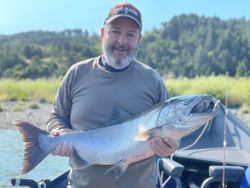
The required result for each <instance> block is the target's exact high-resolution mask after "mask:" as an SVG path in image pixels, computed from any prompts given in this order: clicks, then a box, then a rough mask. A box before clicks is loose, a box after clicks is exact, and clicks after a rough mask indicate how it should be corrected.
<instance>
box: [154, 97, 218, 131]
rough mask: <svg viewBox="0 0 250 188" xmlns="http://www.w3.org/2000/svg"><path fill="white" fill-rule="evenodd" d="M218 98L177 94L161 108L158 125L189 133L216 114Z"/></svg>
mask: <svg viewBox="0 0 250 188" xmlns="http://www.w3.org/2000/svg"><path fill="white" fill-rule="evenodd" d="M217 103H218V102H217V100H216V99H215V98H214V97H212V96H210V95H205V94H203V95H188V96H177V97H173V98H171V99H169V100H166V101H165V102H164V103H163V105H162V107H161V108H160V112H159V118H158V126H160V127H165V128H168V129H169V128H172V129H174V131H176V130H177V129H178V130H179V131H183V134H185V135H187V134H189V133H191V132H193V131H194V130H196V129H198V128H199V127H201V126H203V125H205V124H206V123H207V122H208V121H209V120H211V119H212V118H213V117H214V116H215V107H216V104H217Z"/></svg>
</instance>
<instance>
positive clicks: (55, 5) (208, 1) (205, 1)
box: [0, 0, 250, 34]
mask: <svg viewBox="0 0 250 188" xmlns="http://www.w3.org/2000/svg"><path fill="white" fill-rule="evenodd" d="M118 2H121V1H118V0H0V34H13V33H18V32H25V31H34V30H47V31H62V30H65V29H83V30H85V29H87V30H88V31H90V32H96V33H99V31H100V28H101V27H102V24H103V20H104V18H105V17H106V14H107V12H108V10H109V9H110V7H111V6H112V5H113V4H115V3H118ZM128 2H130V3H132V4H134V5H135V6H136V7H137V8H138V9H140V11H141V13H142V17H143V30H144V31H148V30H151V29H152V28H154V27H155V28H158V27H160V25H161V23H162V22H165V21H169V20H170V19H171V18H172V17H173V16H175V15H180V14H182V13H196V14H198V15H204V16H218V17H220V18H221V19H231V18H242V17H244V18H246V19H248V20H249V19H250V11H249V7H250V0H131V1H128Z"/></svg>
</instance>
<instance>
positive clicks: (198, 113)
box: [16, 95, 216, 178]
mask: <svg viewBox="0 0 250 188" xmlns="http://www.w3.org/2000/svg"><path fill="white" fill-rule="evenodd" d="M215 104H216V99H215V98H213V97H212V96H209V95H190V96H177V97H173V98H170V99H169V100H166V101H164V102H163V103H160V104H158V105H156V106H154V107H152V108H151V109H149V110H147V111H146V112H144V113H142V114H140V115H137V116H136V117H132V118H126V119H124V118H121V117H119V118H120V119H118V121H117V122H119V123H114V124H113V125H110V126H104V127H102V128H98V129H93V130H88V131H72V132H70V133H65V134H64V135H60V136H52V135H50V134H48V133H46V132H45V131H42V130H40V129H39V128H37V127H35V126H34V125H32V124H31V123H29V122H25V121H17V122H16V126H17V128H18V129H19V131H20V133H21V135H22V140H23V142H24V150H25V151H24V159H23V167H22V170H21V174H25V173H28V172H29V171H31V170H32V169H33V168H35V167H36V166H37V165H38V164H39V163H40V162H41V161H42V160H43V159H44V158H45V157H46V156H47V155H49V154H50V153H51V152H53V150H54V149H55V147H56V146H57V145H58V144H60V143H62V142H65V141H69V142H72V145H73V154H72V156H71V157H70V158H72V157H73V158H74V159H75V161H76V162H75V163H73V162H72V163H71V165H72V166H73V167H74V168H87V167H88V166H91V165H95V164H99V165H113V167H111V168H110V169H109V170H108V171H107V173H108V172H110V171H114V173H115V178H119V177H120V176H122V175H123V174H124V173H125V172H126V169H127V168H128V166H129V165H130V164H132V163H135V162H137V161H140V160H144V159H146V158H148V157H151V156H153V155H154V152H153V151H152V149H151V146H150V142H149V141H150V139H154V138H167V137H171V138H172V139H175V140H180V139H181V138H182V137H184V136H186V135H188V134H190V133H192V132H193V131H195V130H196V129H198V128H200V127H201V126H203V125H205V124H206V122H208V121H209V120H211V119H212V118H213V117H214V115H215V112H214V108H215V106H216V105H215ZM121 111H122V109H121ZM119 113H120V114H123V116H124V114H126V112H124V111H122V112H116V114H119ZM118 116H119V115H118ZM125 116H127V117H129V116H130V114H129V113H127V114H126V115H125ZM70 161H71V159H70Z"/></svg>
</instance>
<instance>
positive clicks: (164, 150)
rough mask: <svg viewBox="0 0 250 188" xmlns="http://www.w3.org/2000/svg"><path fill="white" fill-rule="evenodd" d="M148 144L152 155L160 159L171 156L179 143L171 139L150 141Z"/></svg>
mask: <svg viewBox="0 0 250 188" xmlns="http://www.w3.org/2000/svg"><path fill="white" fill-rule="evenodd" d="M150 143H151V148H152V150H153V151H154V153H155V154H156V155H159V156H160V157H166V156H168V155H171V154H172V153H174V152H175V150H176V149H177V148H178V147H179V143H178V142H177V141H175V140H173V139H171V138H164V139H152V140H151V141H150Z"/></svg>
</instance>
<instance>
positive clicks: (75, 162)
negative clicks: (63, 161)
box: [69, 148, 91, 170]
mask: <svg viewBox="0 0 250 188" xmlns="http://www.w3.org/2000/svg"><path fill="white" fill-rule="evenodd" d="M69 166H71V167H72V168H74V169H77V170H79V169H83V168H87V167H89V166H91V164H90V163H88V162H87V161H85V160H84V159H82V158H81V157H80V156H79V154H78V153H77V151H76V149H75V148H73V152H72V155H71V157H70V159H69Z"/></svg>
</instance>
